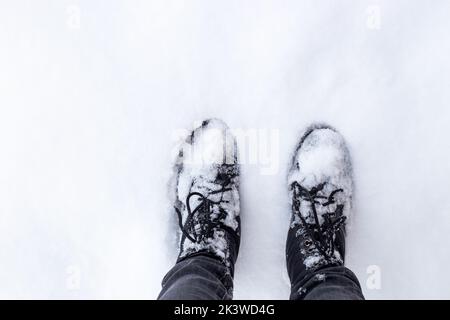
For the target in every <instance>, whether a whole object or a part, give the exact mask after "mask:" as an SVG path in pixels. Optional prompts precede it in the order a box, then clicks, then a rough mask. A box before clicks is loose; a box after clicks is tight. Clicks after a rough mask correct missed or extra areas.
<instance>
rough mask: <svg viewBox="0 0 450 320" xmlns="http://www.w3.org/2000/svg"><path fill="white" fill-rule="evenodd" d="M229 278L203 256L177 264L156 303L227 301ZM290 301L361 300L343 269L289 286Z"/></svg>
mask: <svg viewBox="0 0 450 320" xmlns="http://www.w3.org/2000/svg"><path fill="white" fill-rule="evenodd" d="M232 298H233V277H232V275H231V273H230V271H229V269H228V268H227V267H226V266H225V265H224V264H222V262H220V261H219V260H218V259H215V258H214V257H212V256H209V255H206V254H199V255H194V256H191V257H189V258H187V259H185V260H181V261H179V262H178V263H177V264H176V265H175V266H174V267H173V268H172V270H170V271H169V272H168V273H167V275H166V276H165V277H164V279H163V282H162V291H161V293H160V294H159V296H158V299H160V300H230V299H232ZM290 299H291V300H303V299H304V300H320V299H321V300H332V299H333V300H334V299H336V300H362V299H364V296H363V294H362V291H361V286H360V285H359V282H358V279H357V278H356V276H355V275H354V273H353V272H351V271H350V270H349V269H347V268H346V267H344V266H332V267H324V268H321V269H319V270H316V271H314V272H310V273H308V274H306V275H305V276H304V277H303V278H301V279H298V280H296V283H292V284H291V295H290Z"/></svg>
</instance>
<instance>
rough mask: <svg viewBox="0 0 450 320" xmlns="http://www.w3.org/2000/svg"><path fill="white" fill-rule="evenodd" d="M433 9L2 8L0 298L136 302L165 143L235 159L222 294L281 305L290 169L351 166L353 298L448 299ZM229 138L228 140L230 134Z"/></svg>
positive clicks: (445, 111) (160, 263)
mask: <svg viewBox="0 0 450 320" xmlns="http://www.w3.org/2000/svg"><path fill="white" fill-rule="evenodd" d="M449 14H450V1H447V0H433V1H425V0H422V1H419V0H417V1H412V0H371V1H366V0H353V1H350V0H343V1H331V0H330V1H325V0H302V1H298V0H291V1H287V0H285V1H275V0H273V1H268V0H254V1H240V0H227V1H206V0H203V1H198V0H191V1H173V0H164V1H162V0H159V1H144V0H142V1H137V0H134V1H125V0H124V1H107V0H103V1H100V0H96V1H88V0H78V1H77V0H70V1H63V0H54V1H44V0H42V1H33V0H29V1H25V0H17V1H11V0H0V298H144V299H147V298H148V299H153V298H155V297H156V296H157V294H158V292H159V289H160V281H161V278H162V276H163V275H164V274H165V272H166V271H167V270H168V268H169V267H170V266H171V265H172V264H173V262H174V255H173V253H172V254H170V252H171V250H172V251H173V248H172V247H171V246H170V245H169V241H168V238H170V237H168V230H170V228H169V225H168V224H169V218H168V216H169V215H170V214H173V212H172V211H171V210H170V208H171V204H170V203H169V201H168V196H167V194H168V191H167V182H168V180H169V178H170V174H171V166H172V159H173V158H174V157H173V156H174V145H175V142H176V140H177V137H179V136H180V135H182V134H183V133H185V132H186V130H190V129H191V128H193V127H192V126H193V124H194V123H196V122H197V123H198V121H200V120H202V119H204V118H208V117H218V118H222V119H223V120H224V121H226V122H227V123H228V125H229V126H230V127H231V128H233V129H234V130H235V132H236V133H237V134H238V135H240V136H241V137H243V139H244V138H245V137H247V141H253V142H252V143H247V144H245V143H243V145H244V146H243V148H242V149H243V150H241V154H242V155H243V156H242V157H241V160H242V162H243V167H242V178H241V179H242V189H241V196H242V223H243V224H242V227H243V237H242V246H241V252H240V256H239V259H238V263H237V266H236V279H235V298H237V299H240V298H255V299H259V298H263V299H270V298H276V299H285V298H287V297H288V294H289V284H288V281H287V275H286V271H285V262H284V244H285V239H286V232H287V228H288V224H289V214H290V213H289V206H288V197H287V189H286V171H287V167H288V162H289V159H290V156H291V153H292V151H293V148H294V146H295V144H296V141H297V139H298V138H299V135H300V134H301V131H302V129H303V128H305V127H306V126H307V125H308V124H310V123H311V122H314V121H323V122H327V123H330V124H332V125H333V126H335V127H336V128H337V129H339V130H340V131H341V133H342V134H343V135H344V136H345V138H346V139H347V142H348V144H349V147H350V151H351V153H352V156H353V162H354V167H355V178H356V201H355V211H354V215H353V219H352V221H351V228H350V230H349V235H348V255H347V265H348V266H349V267H350V268H351V269H352V270H353V271H354V272H355V273H356V274H357V275H358V277H359V279H360V281H361V284H362V286H363V290H364V293H365V295H366V297H367V298H369V299H378V298H450V289H449V288H450V279H448V277H446V276H445V275H446V273H447V268H448V266H449V265H450V251H449V242H450V198H449V196H448V192H449V185H450V182H449V181H450V143H449V141H448V139H449V137H450V125H449V123H450V108H449V102H450V36H449V34H450V20H449ZM241 140H242V139H241Z"/></svg>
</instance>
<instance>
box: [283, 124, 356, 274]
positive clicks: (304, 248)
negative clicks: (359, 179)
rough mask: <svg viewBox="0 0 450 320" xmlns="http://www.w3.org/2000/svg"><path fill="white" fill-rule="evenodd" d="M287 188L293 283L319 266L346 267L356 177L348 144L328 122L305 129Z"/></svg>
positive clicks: (289, 253) (288, 250) (288, 249)
mask: <svg viewBox="0 0 450 320" xmlns="http://www.w3.org/2000/svg"><path fill="white" fill-rule="evenodd" d="M288 186H289V192H290V199H291V201H292V202H291V206H292V218H291V224H290V228H289V231H288V239H287V244H286V259H287V267H288V273H289V277H290V278H291V281H296V280H294V279H298V278H299V277H303V276H304V275H305V274H306V273H308V272H313V271H316V270H317V269H319V268H321V267H325V266H337V265H343V263H344V255H345V223H346V219H347V218H348V216H349V213H350V210H351V204H352V203H351V201H352V193H353V180H352V166H351V160H350V155H349V152H348V149H347V146H346V144H345V141H344V139H343V137H342V136H341V135H340V134H339V133H338V132H337V131H336V130H334V129H333V128H331V127H329V126H326V125H314V126H311V127H310V128H308V129H307V130H306V132H305V134H304V135H303V136H302V138H301V140H300V143H299V144H298V146H297V149H296V150H295V153H294V157H293V160H292V166H291V168H290V171H289V174H288Z"/></svg>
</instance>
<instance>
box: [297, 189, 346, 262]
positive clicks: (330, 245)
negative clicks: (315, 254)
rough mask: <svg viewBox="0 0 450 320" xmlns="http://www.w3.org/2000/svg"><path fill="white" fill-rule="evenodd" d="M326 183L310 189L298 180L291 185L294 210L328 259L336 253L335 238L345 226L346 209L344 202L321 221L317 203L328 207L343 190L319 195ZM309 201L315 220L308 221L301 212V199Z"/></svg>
mask: <svg viewBox="0 0 450 320" xmlns="http://www.w3.org/2000/svg"><path fill="white" fill-rule="evenodd" d="M324 187H325V183H321V184H319V185H317V186H315V187H313V188H312V189H311V190H308V189H306V188H304V187H303V186H301V185H300V184H299V183H298V182H296V181H295V182H294V183H292V185H291V188H292V190H293V193H294V194H293V203H292V210H293V212H294V213H295V214H296V215H297V216H298V217H299V218H300V221H301V222H302V225H303V226H304V228H305V230H306V232H307V235H308V236H309V237H310V238H311V239H312V240H313V241H314V243H315V246H316V248H317V249H318V250H319V252H320V253H322V255H324V256H325V257H326V258H327V259H332V257H333V255H334V248H335V244H334V240H335V236H336V233H337V232H338V231H339V230H340V229H341V228H342V227H343V226H344V224H345V221H346V218H347V217H345V216H343V215H342V211H343V209H344V205H343V204H338V205H336V210H335V211H333V212H328V213H324V214H323V215H322V218H323V223H322V225H321V224H320V223H319V217H318V215H317V208H316V206H317V205H321V206H324V207H328V206H330V205H331V204H334V203H336V200H335V199H334V196H335V195H336V193H338V192H343V191H344V190H343V189H336V190H334V191H332V192H331V193H330V195H329V196H328V197H326V196H322V195H319V194H318V193H319V192H320V191H322V190H323V188H324ZM318 199H322V200H324V202H322V203H321V202H320V201H318ZM302 200H304V201H308V202H310V203H311V211H312V218H313V222H312V223H311V222H307V221H306V219H305V218H304V217H303V216H302V214H301V212H300V201H302Z"/></svg>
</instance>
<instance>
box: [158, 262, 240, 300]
mask: <svg viewBox="0 0 450 320" xmlns="http://www.w3.org/2000/svg"><path fill="white" fill-rule="evenodd" d="M232 297H233V278H232V275H231V273H230V271H229V269H228V268H227V267H226V266H225V265H224V264H223V263H222V262H220V261H219V260H218V259H215V258H213V257H211V256H208V255H194V256H191V257H189V258H187V259H184V260H182V261H179V262H177V264H176V265H175V266H174V267H173V268H172V270H170V271H169V272H168V273H167V275H166V276H165V277H164V279H163V281H162V290H161V293H160V294H159V296H158V299H159V300H229V299H231V298H232Z"/></svg>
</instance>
